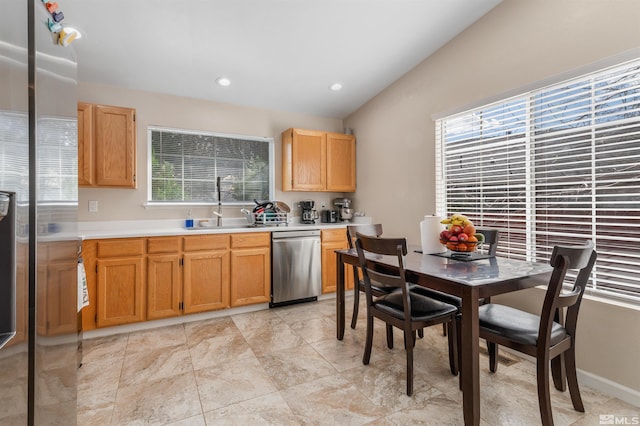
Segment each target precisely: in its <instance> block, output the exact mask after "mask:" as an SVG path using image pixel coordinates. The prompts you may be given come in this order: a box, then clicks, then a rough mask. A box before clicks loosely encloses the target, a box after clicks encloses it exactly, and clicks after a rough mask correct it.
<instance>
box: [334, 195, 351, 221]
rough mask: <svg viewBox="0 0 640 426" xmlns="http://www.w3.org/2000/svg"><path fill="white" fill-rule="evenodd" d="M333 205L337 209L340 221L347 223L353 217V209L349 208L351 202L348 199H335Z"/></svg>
mask: <svg viewBox="0 0 640 426" xmlns="http://www.w3.org/2000/svg"><path fill="white" fill-rule="evenodd" d="M333 205H334V206H336V207H337V209H338V215H339V216H340V220H342V221H345V222H348V221H350V220H351V218H352V217H353V209H352V208H351V200H350V199H348V198H335V199H334V200H333Z"/></svg>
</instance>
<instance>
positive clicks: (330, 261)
mask: <svg viewBox="0 0 640 426" xmlns="http://www.w3.org/2000/svg"><path fill="white" fill-rule="evenodd" d="M342 248H344V247H343V244H342V243H340V242H335V241H333V242H328V243H322V293H330V292H332V291H336V288H337V283H336V254H335V250H340V249H342ZM345 277H346V276H345Z"/></svg>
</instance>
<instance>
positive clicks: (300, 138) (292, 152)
mask: <svg viewBox="0 0 640 426" xmlns="http://www.w3.org/2000/svg"><path fill="white" fill-rule="evenodd" d="M355 144H356V142H355V137H354V136H353V135H345V134H340V133H331V132H322V131H316V130H303V129H287V130H285V131H284V132H282V190H283V191H324V192H354V191H355V190H356V145H355Z"/></svg>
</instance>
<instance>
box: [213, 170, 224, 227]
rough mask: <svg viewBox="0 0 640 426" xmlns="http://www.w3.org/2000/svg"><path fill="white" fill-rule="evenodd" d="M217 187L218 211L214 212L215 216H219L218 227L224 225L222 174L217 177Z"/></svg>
mask: <svg viewBox="0 0 640 426" xmlns="http://www.w3.org/2000/svg"><path fill="white" fill-rule="evenodd" d="M216 189H217V190H218V211H217V212H213V214H214V215H215V216H217V218H218V219H217V226H218V228H219V227H221V226H222V197H221V190H220V176H218V177H217V178H216Z"/></svg>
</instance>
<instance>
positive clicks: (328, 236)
mask: <svg viewBox="0 0 640 426" xmlns="http://www.w3.org/2000/svg"><path fill="white" fill-rule="evenodd" d="M321 235H322V242H323V243H326V242H329V241H336V242H338V241H344V243H345V244H346V243H347V229H346V228H340V229H323V230H322V234H321Z"/></svg>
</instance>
